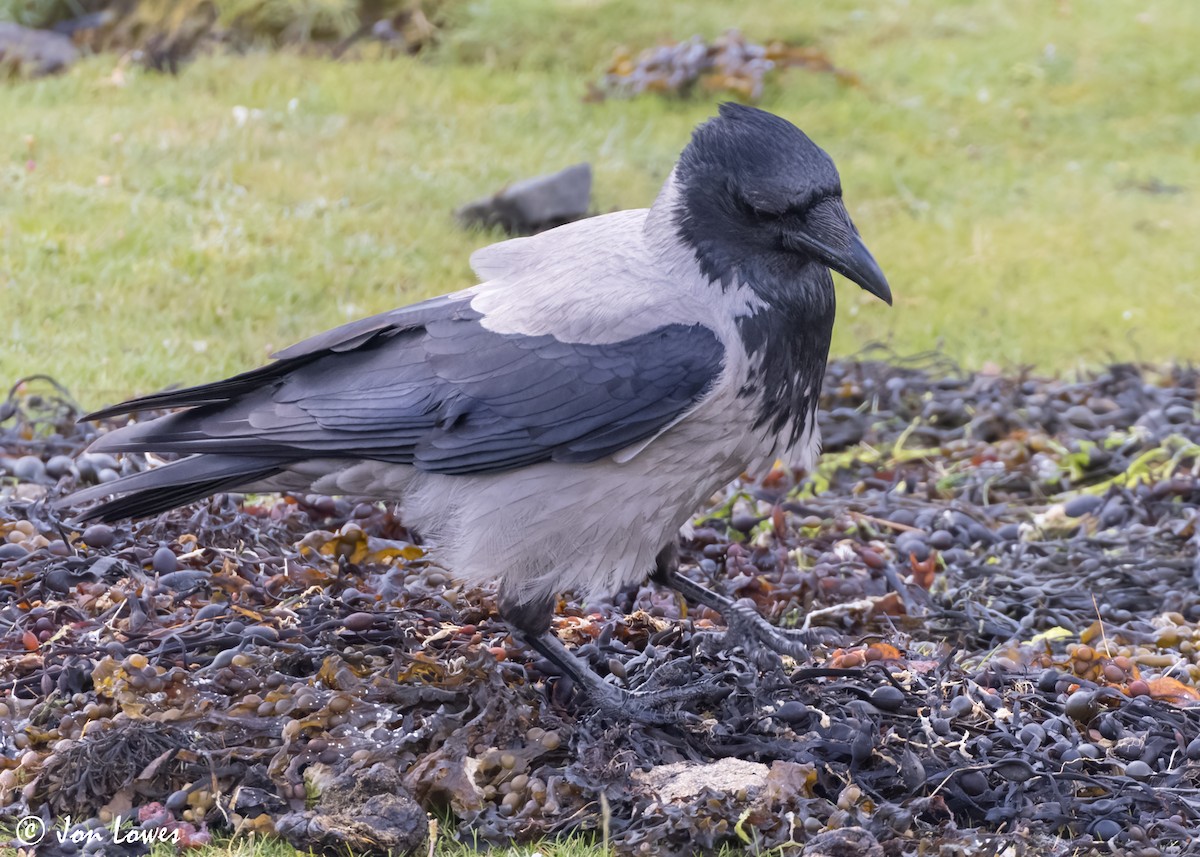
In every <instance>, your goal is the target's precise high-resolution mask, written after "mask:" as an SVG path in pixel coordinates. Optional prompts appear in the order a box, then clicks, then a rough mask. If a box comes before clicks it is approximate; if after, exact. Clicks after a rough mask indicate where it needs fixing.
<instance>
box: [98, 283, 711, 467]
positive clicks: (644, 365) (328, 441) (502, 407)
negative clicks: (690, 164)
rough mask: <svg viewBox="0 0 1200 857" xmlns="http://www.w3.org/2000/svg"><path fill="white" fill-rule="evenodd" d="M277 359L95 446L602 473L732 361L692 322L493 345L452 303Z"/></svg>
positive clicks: (462, 301)
mask: <svg viewBox="0 0 1200 857" xmlns="http://www.w3.org/2000/svg"><path fill="white" fill-rule="evenodd" d="M278 356H279V358H280V359H279V360H278V361H277V362H275V363H272V364H270V365H268V366H264V367H263V368H261V369H257V370H254V371H252V372H248V373H245V374H243V375H239V376H236V377H234V378H230V379H228V380H226V381H219V382H216V383H214V384H206V385H203V386H200V387H194V388H190V389H187V390H179V391H168V392H165V393H159V394H155V395H153V396H147V397H144V398H142V399H137V400H134V401H132V402H127V403H125V404H124V405H121V406H118V407H116V408H110V409H106V410H104V411H100V412H98V415H108V414H112V413H121V412H128V411H131V410H137V409H140V408H146V407H187V408H189V410H186V411H182V412H180V413H176V414H171V415H169V416H166V417H162V418H160V419H157V420H153V421H151V422H148V423H139V424H135V425H132V426H129V427H127V428H124V429H120V430H118V431H115V432H113V433H111V434H109V435H107V436H105V437H104V438H102V439H101V440H100V441H99V442H98V443H97V444H96V449H103V450H107V451H154V452H174V453H184V454H188V453H209V454H217V455H220V456H226V457H237V458H239V459H242V460H256V459H257V460H260V461H263V462H267V463H272V464H283V463H286V462H288V461H296V460H302V459H309V458H354V459H374V460H378V461H383V462H394V463H402V464H411V465H413V466H415V467H418V468H420V469H422V470H428V471H435V472H439V473H453V474H459V473H485V472H495V471H501V470H508V469H511V468H514V467H520V466H522V465H527V464H533V463H537V462H541V461H565V462H586V461H594V460H596V459H599V458H602V457H604V456H606V455H611V454H613V453H615V452H617V451H618V450H620V449H622V448H624V447H626V446H629V445H630V444H634V443H637V442H638V441H641V440H645V439H647V438H650V437H652V436H653V435H654V434H656V433H657V432H659V431H660V430H662V429H663V428H664V427H665V426H667V425H668V424H669V423H670V422H671V421H672V420H675V419H676V418H678V417H679V416H681V415H682V414H683V413H684V412H686V411H687V410H688V409H689V408H690V407H691V406H692V405H694V404H695V403H696V402H697V401H698V400H699V399H700V398H701V397H702V396H703V395H704V394H705V392H706V391H707V390H708V389H710V387H711V386H712V384H713V383H714V381H715V380H716V378H717V376H718V375H719V374H720V371H721V366H722V362H723V358H724V349H723V347H722V345H721V343H720V341H719V340H718V338H717V336H716V335H715V333H714V332H713V331H712V330H710V329H709V328H707V327H705V326H703V325H699V324H693V325H684V324H667V325H663V326H662V327H659V328H656V329H654V330H652V331H649V332H648V333H644V334H642V335H640V336H636V337H633V338H631V339H627V340H623V341H620V342H614V343H609V344H579V343H567V342H562V341H560V340H558V339H555V338H554V337H553V336H548V335H543V336H520V335H512V334H500V333H495V332H492V331H490V330H488V329H487V328H485V327H484V326H483V324H482V317H481V316H480V314H479V313H477V312H476V311H474V310H472V309H471V308H470V305H469V298H468V297H466V296H458V297H455V296H451V297H444V298H436V299H434V300H432V301H427V302H425V303H422V304H417V305H415V306H413V307H408V308H405V309H401V310H396V311H393V312H391V313H384V314H383V315H380V316H375V317H373V318H369V319H363V320H362V321H358V322H353V323H351V324H349V325H345V326H343V327H341V328H338V329H336V330H333V331H329V332H328V333H325V334H321V335H320V336H317V337H314V338H313V339H311V340H308V341H306V342H304V343H301V344H300V345H298V346H293V347H292V348H289V349H287V350H285V351H283V352H281V353H280V354H279V355H278ZM113 487H114V489H115V490H120V486H119V484H114V486H113Z"/></svg>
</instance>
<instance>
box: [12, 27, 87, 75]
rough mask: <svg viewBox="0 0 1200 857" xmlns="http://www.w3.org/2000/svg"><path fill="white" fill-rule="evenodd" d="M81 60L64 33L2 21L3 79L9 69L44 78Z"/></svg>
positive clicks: (17, 72)
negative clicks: (33, 28) (32, 28)
mask: <svg viewBox="0 0 1200 857" xmlns="http://www.w3.org/2000/svg"><path fill="white" fill-rule="evenodd" d="M78 58H79V50H78V49H77V48H76V47H75V45H74V44H73V43H72V42H71V39H70V38H69V37H67V36H64V35H62V34H61V33H52V32H50V31H49V30H31V29H30V28H29V27H22V26H21V25H20V24H9V23H5V22H2V21H0V76H2V74H3V73H4V71H5V70H6V69H9V70H11V73H15V74H20V75H23V76H25V77H44V76H45V75H48V74H54V73H55V72H60V71H62V70H64V69H65V68H66V67H67V66H69V65H71V63H73V62H75V60H77V59H78Z"/></svg>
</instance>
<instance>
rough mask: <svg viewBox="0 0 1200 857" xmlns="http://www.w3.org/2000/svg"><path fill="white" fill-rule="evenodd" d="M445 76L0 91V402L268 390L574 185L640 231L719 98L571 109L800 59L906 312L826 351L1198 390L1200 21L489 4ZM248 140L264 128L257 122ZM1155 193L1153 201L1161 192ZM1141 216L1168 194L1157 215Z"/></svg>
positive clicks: (205, 62) (347, 72)
mask: <svg viewBox="0 0 1200 857" xmlns="http://www.w3.org/2000/svg"><path fill="white" fill-rule="evenodd" d="M456 16H457V19H456V21H455V25H456V28H455V29H453V30H452V31H451V36H450V37H449V39H448V41H447V43H446V44H444V45H443V47H442V48H441V49H440V51H439V52H437V53H436V54H435V56H434V57H433V58H432V59H428V58H427V59H424V60H416V59H411V58H407V57H405V58H397V59H383V58H379V59H375V60H370V61H364V62H360V63H342V64H337V63H331V62H328V61H325V60H321V59H314V58H302V57H300V56H296V55H251V56H244V57H232V56H228V57H211V58H206V59H202V60H200V61H198V62H196V63H194V64H193V65H191V66H189V67H188V68H187V69H186V70H185V72H184V73H183V74H182V75H181V76H180V77H178V78H170V77H163V76H159V75H155V74H150V73H140V72H138V71H136V70H134V69H132V68H124V69H123V71H120V70H119V71H116V72H115V73H114V70H115V69H117V67H118V65H119V63H118V61H117V59H116V58H115V57H111V56H102V57H97V58H93V59H90V60H88V61H85V62H83V63H81V64H79V65H78V66H76V67H75V68H74V69H72V70H71V71H70V72H69V73H68V74H67V75H65V76H63V77H58V78H53V79H49V80H41V81H35V82H26V83H12V84H9V85H6V86H4V87H3V88H0V115H2V116H4V117H5V120H4V123H3V130H2V131H0V336H2V337H3V340H4V342H5V348H3V349H0V380H2V379H8V378H16V377H18V376H20V375H22V374H25V373H29V372H34V371H46V372H50V373H52V374H53V375H55V376H57V377H59V378H60V379H62V380H63V381H64V382H66V383H67V384H68V385H69V386H71V387H72V388H73V389H75V390H76V391H78V393H79V395H80V396H81V397H82V398H83V399H84V400H85V401H86V402H87V403H88V404H99V403H101V402H104V401H108V400H112V399H115V398H118V397H120V396H124V395H126V394H129V393H132V392H144V391H148V390H152V389H155V388H159V387H162V386H164V385H167V384H170V383H177V382H193V381H200V380H205V379H212V378H216V377H218V376H221V375H224V374H227V373H230V372H234V371H237V370H241V369H245V368H249V367H251V366H254V365H257V364H258V363H260V362H261V361H262V360H263V359H264V358H265V357H266V354H267V352H268V351H269V350H270V348H271V347H272V346H274V347H282V346H284V345H287V344H289V343H290V342H293V341H295V340H297V339H299V338H301V337H303V336H305V335H307V334H310V333H314V332H316V331H319V330H321V329H323V328H325V327H328V326H331V325H333V324H337V323H340V322H342V321H345V320H347V319H349V318H352V317H355V316H359V315H363V314H366V313H370V312H375V311H380V310H383V309H387V308H390V307H393V306H396V305H400V304H403V303H406V302H409V301H413V300H416V299H418V298H421V297H425V296H428V295H431V294H435V293H439V292H443V291H448V290H451V289H454V288H459V287H461V286H463V285H464V284H468V283H470V282H471V281H472V278H471V274H470V271H469V268H468V266H467V261H466V260H467V256H468V254H469V253H470V251H471V250H472V249H474V248H475V247H478V246H480V245H482V244H485V243H488V242H490V241H492V240H495V239H496V237H497V236H495V235H489V234H480V233H467V232H463V231H460V230H459V229H458V228H457V227H456V226H455V224H454V222H453V219H452V216H451V211H452V210H453V209H454V207H455V206H456V205H458V204H460V203H461V202H463V201H465V200H468V199H471V198H474V197H476V196H479V195H482V194H485V193H487V192H489V191H491V190H493V189H495V188H496V187H498V186H500V185H503V184H504V183H506V182H508V181H510V180H513V179H515V178H518V177H523V176H527V175H530V174H535V173H538V172H542V171H548V170H552V169H557V168H559V167H562V166H564V165H566V164H569V163H573V162H576V161H581V160H590V161H592V162H593V163H594V164H595V167H596V194H595V201H596V205H597V207H598V208H599V209H601V210H610V209H618V208H628V207H637V206H645V205H647V204H649V203H650V202H651V201H652V199H653V197H654V194H655V191H656V189H657V187H658V185H659V183H660V182H661V181H662V179H663V177H664V176H665V175H666V173H667V171H668V170H669V168H670V166H671V164H672V162H673V159H674V157H675V156H676V154H677V153H678V151H679V149H680V148H681V147H682V146H683V145H684V143H685V142H686V141H687V138H688V133H689V131H690V129H691V128H692V127H693V126H694V125H695V124H696V123H697V122H699V121H700V120H702V119H703V118H704V117H706V116H708V115H710V114H711V113H712V111H713V106H714V102H715V99H707V98H705V99H696V100H691V101H687V102H679V101H666V100H662V99H658V98H643V99H638V100H628V101H627V100H610V101H608V102H606V103H603V104H588V103H584V102H583V101H582V100H581V95H582V94H583V93H584V91H585V87H586V84H587V83H588V82H589V81H593V80H595V79H597V78H598V75H599V72H600V71H601V70H602V68H603V66H604V63H605V60H606V58H607V57H608V56H609V55H610V54H611V51H612V50H613V48H614V47H615V46H617V45H619V44H622V43H624V44H632V45H636V46H640V45H643V44H648V43H652V42H654V41H655V40H656V39H657V38H659V37H663V36H668V35H672V34H675V35H678V36H687V35H689V34H691V33H693V32H700V33H704V34H712V33H716V32H719V31H721V30H722V29H723V28H725V27H727V26H731V25H737V26H740V27H742V28H743V29H744V30H745V31H746V32H747V33H748V34H749V35H751V36H752V37H756V38H760V39H765V38H771V37H775V36H779V37H784V38H791V39H795V40H806V41H809V42H813V43H815V44H817V45H819V46H821V47H822V48H823V49H825V50H826V51H827V52H828V53H829V54H830V56H831V57H832V58H833V59H834V61H835V62H837V63H838V64H839V65H841V66H843V67H846V68H848V69H851V70H853V71H854V72H856V73H857V74H858V75H859V76H860V77H861V78H862V81H863V85H862V87H861V88H850V87H846V86H844V85H842V84H840V83H838V82H837V81H836V80H835V79H834V78H832V77H831V76H828V75H820V74H815V73H811V72H806V71H802V70H791V71H788V72H786V73H784V74H783V75H782V76H781V77H779V78H778V79H777V81H776V82H775V84H773V85H772V87H771V88H770V89H769V91H768V94H767V97H766V99H765V100H764V102H763V104H764V106H765V107H767V108H769V109H772V110H775V111H777V112H780V113H782V114H784V115H786V116H788V117H790V118H792V119H794V120H795V121H797V122H798V124H800V125H801V126H802V127H803V128H805V129H806V130H807V131H808V132H809V134H810V135H811V136H813V137H814V138H815V139H816V140H817V141H818V142H820V143H821V144H823V145H824V146H825V147H826V148H827V149H828V150H829V151H830V152H831V153H833V155H834V156H835V158H836V160H837V162H838V164H839V166H840V168H841V171H842V174H843V179H844V185H845V190H846V196H847V199H848V202H849V206H850V209H851V211H852V213H853V214H854V216H855V218H856V221H857V222H858V225H859V227H860V229H861V231H862V232H863V234H864V235H865V236H866V238H867V240H868V244H869V245H870V246H871V247H872V249H873V250H874V252H875V254H876V256H877V257H878V258H879V259H880V261H881V263H882V265H883V267H884V269H885V270H886V271H887V273H888V275H889V277H890V279H891V281H892V284H893V288H894V291H895V293H896V296H897V304H896V306H895V307H894V308H893V309H892V310H890V311H889V310H887V309H886V308H884V307H882V306H881V305H877V304H875V303H872V302H871V301H869V300H868V299H867V297H866V296H865V295H864V294H862V293H860V292H859V291H858V290H857V289H852V288H849V287H846V288H843V289H841V291H840V298H841V303H842V306H841V310H840V312H841V318H840V320H839V324H838V330H837V336H836V342H835V349H836V351H837V352H838V353H842V354H845V353H848V352H853V351H855V350H856V349H858V348H859V347H860V346H861V345H863V344H864V343H866V342H869V341H877V340H878V341H884V342H887V343H890V344H891V345H892V346H893V347H895V348H896V349H897V350H899V351H901V352H912V351H919V350H924V349H927V348H931V347H935V346H940V347H943V348H944V349H945V350H946V351H947V352H949V353H950V354H951V355H952V356H954V357H956V358H958V359H960V360H962V361H964V362H965V363H967V364H969V365H979V364H981V363H983V362H985V361H994V362H997V363H1000V364H1003V365H1013V364H1022V363H1032V364H1035V365H1037V366H1039V367H1042V368H1046V369H1054V370H1058V369H1070V368H1072V367H1074V366H1076V365H1079V364H1080V363H1096V362H1101V361H1104V360H1108V359H1127V358H1138V359H1147V360H1167V359H1195V358H1196V357H1198V356H1200V341H1198V339H1197V337H1195V336H1194V334H1193V332H1192V325H1191V324H1181V323H1179V321H1178V320H1179V319H1184V318H1188V319H1190V318H1195V317H1197V314H1198V311H1200V288H1198V286H1200V282H1198V280H1200V249H1198V246H1200V245H1198V244H1197V242H1196V241H1195V235H1197V234H1200V206H1197V205H1196V193H1197V190H1198V189H1200V154H1198V153H1200V109H1198V108H1200V72H1197V71H1196V67H1195V64H1194V62H1193V46H1194V45H1195V44H1196V43H1197V41H1200V6H1196V5H1195V4H1191V3H1188V2H1187V1H1186V0H1176V2H1157V3H1156V2H1148V3H1147V2H1137V3H1133V2H1123V0H1122V1H1121V2H1117V0H1110V1H1109V2H1100V0H1095V2H1073V3H1058V4H1047V3H1043V2H1040V0H1020V2H1011V3H1010V2H1002V0H993V1H992V2H979V3H944V2H934V0H912V2H911V3H879V4H865V5H864V4H859V3H851V2H831V3H823V4H797V3H794V2H792V0H763V2H759V3H756V4H742V6H741V7H740V9H739V11H738V12H733V11H730V7H729V6H728V5H727V4H724V3H722V2H719V0H693V2H680V3H675V4H672V5H671V6H669V7H668V8H667V9H666V10H665V12H663V13H662V14H660V13H659V11H658V10H657V9H656V10H654V11H649V10H648V7H644V6H643V5H642V4H639V3H637V2H634V0H608V1H607V2H605V0H558V2H550V0H481V2H475V3H471V4H463V5H461V6H460V7H458V12H457V13H456ZM255 111H261V112H255ZM1164 190H1165V191H1168V192H1162V191H1164ZM1156 191H1157V192H1156Z"/></svg>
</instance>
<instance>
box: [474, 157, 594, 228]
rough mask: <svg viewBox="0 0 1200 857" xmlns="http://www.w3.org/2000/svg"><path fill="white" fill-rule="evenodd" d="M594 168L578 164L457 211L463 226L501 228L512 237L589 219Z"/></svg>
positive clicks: (508, 188)
mask: <svg viewBox="0 0 1200 857" xmlns="http://www.w3.org/2000/svg"><path fill="white" fill-rule="evenodd" d="M591 196H592V167H591V165H590V164H575V165H574V166H571V167H567V168H566V169H565V170H560V171H559V172H557V173H552V174H550V175H545V176H538V177H537V178H532V179H525V180H523V181H519V182H515V183H513V184H511V185H509V186H508V187H506V188H504V189H503V190H501V191H499V192H498V193H496V194H495V195H494V196H490V197H487V198H486V199H479V200H476V201H475V202H470V203H467V204H466V205H464V206H463V207H462V208H460V209H459V210H458V211H457V212H455V216H456V217H457V218H458V220H459V222H460V223H461V224H462V225H463V226H468V227H470V226H484V227H490V226H500V227H502V228H503V229H504V231H506V232H507V233H509V234H510V235H532V234H533V233H535V232H541V231H543V230H545V229H552V228H554V227H555V226H561V225H562V224H564V223H570V222H571V221H573V220H580V219H582V218H584V217H586V216H587V213H588V207H589V206H590V205H591Z"/></svg>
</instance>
